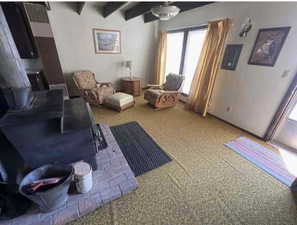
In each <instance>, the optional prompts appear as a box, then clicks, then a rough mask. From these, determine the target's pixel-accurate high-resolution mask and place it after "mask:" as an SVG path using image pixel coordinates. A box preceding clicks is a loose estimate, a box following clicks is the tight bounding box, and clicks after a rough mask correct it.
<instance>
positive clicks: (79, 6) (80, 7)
mask: <svg viewBox="0 0 297 225" xmlns="http://www.w3.org/2000/svg"><path fill="white" fill-rule="evenodd" d="M85 4H86V2H77V3H76V11H77V13H78V15H80V14H81V12H82V10H83V8H84V6H85Z"/></svg>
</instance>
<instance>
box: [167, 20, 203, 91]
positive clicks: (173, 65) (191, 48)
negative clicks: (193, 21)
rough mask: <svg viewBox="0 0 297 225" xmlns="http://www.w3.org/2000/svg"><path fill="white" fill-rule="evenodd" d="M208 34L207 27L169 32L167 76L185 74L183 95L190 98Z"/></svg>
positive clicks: (182, 87)
mask: <svg viewBox="0 0 297 225" xmlns="http://www.w3.org/2000/svg"><path fill="white" fill-rule="evenodd" d="M206 34H207V26H201V27H196V28H185V29H180V30H174V31H168V32H167V52H166V68H165V74H166V75H168V74H169V73H175V74H183V75H184V76H185V80H184V82H183V85H182V86H181V90H180V91H181V93H182V94H183V95H184V96H188V95H189V93H190V89H191V84H192V80H193V77H194V74H195V70H196V67H197V64H198V60H199V57H200V54H201V50H202V47H203V43H204V40H205V37H206Z"/></svg>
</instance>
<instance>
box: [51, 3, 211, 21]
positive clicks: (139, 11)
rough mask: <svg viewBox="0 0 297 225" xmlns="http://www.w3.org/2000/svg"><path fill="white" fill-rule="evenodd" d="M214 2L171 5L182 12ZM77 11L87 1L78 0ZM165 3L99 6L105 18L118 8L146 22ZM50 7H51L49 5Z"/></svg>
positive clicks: (150, 19) (128, 16)
mask: <svg viewBox="0 0 297 225" xmlns="http://www.w3.org/2000/svg"><path fill="white" fill-rule="evenodd" d="M211 3H213V2H170V5H175V6H177V7H179V8H180V12H184V11H187V10H190V9H194V8H198V7H202V6H205V5H208V4H211ZM46 4H48V3H46ZM75 4H76V12H77V13H78V14H81V13H82V11H83V8H84V6H85V5H86V4H88V3H87V2H76V3H75ZM162 4H164V2H100V5H98V7H100V8H101V10H100V13H101V15H102V16H103V17H104V18H105V17H108V16H110V15H111V14H112V13H114V12H115V11H117V10H121V12H122V13H123V16H124V18H125V19H126V20H131V19H133V18H135V17H138V16H142V17H143V21H144V22H145V23H149V22H151V21H154V20H157V19H158V18H157V17H155V16H154V15H153V14H152V13H151V11H150V10H151V8H153V7H156V6H159V5H162ZM48 9H49V10H50V7H49V5H48Z"/></svg>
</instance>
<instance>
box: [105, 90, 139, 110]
mask: <svg viewBox="0 0 297 225" xmlns="http://www.w3.org/2000/svg"><path fill="white" fill-rule="evenodd" d="M104 101H105V102H106V103H107V104H109V105H114V106H119V107H122V106H123V105H126V104H129V103H131V102H133V101H134V97H133V96H132V95H129V94H126V93H122V92H117V93H115V94H113V95H111V96H108V97H106V98H105V100H104Z"/></svg>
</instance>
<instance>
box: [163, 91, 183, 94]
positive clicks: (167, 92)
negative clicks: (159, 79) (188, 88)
mask: <svg viewBox="0 0 297 225" xmlns="http://www.w3.org/2000/svg"><path fill="white" fill-rule="evenodd" d="M178 93H179V92H178V91H163V93H162V94H178Z"/></svg>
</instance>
